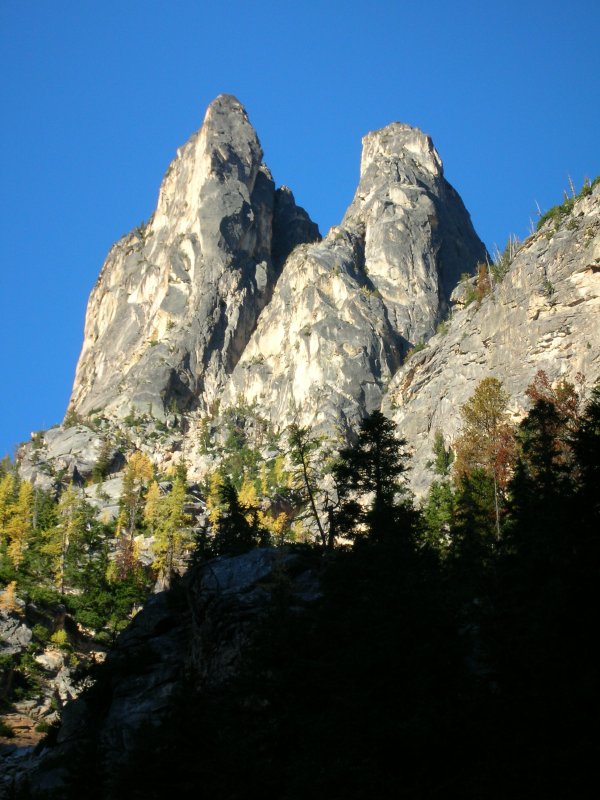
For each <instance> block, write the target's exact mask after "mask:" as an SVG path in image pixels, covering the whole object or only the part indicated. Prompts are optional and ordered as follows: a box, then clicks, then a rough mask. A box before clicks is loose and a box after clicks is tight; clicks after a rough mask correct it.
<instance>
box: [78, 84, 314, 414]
mask: <svg viewBox="0 0 600 800" xmlns="http://www.w3.org/2000/svg"><path fill="white" fill-rule="evenodd" d="M262 155H263V153H262V148H261V146H260V143H259V141H258V138H257V136H256V132H255V131H254V129H253V127H252V126H251V124H250V122H249V121H248V116H247V114H246V111H245V110H244V108H243V106H242V105H241V104H240V103H239V102H238V101H237V100H236V99H235V98H234V97H232V96H231V95H220V96H219V97H217V98H216V100H214V101H213V102H212V103H211V105H210V106H209V108H208V110H207V112H206V116H205V119H204V123H203V125H202V127H201V129H200V130H199V131H198V132H197V133H195V134H194V135H193V136H192V137H191V138H190V139H189V141H188V142H187V143H186V144H185V145H184V146H183V147H182V148H180V150H178V152H177V157H176V158H175V160H174V161H173V162H172V164H171V165H170V167H169V169H168V170H167V173H166V175H165V177H164V180H163V183H162V186H161V188H160V194H159V199H158V205H157V208H156V211H155V213H154V214H153V216H152V218H151V219H150V220H149V222H148V223H147V224H146V225H142V226H140V227H139V228H137V229H136V230H135V231H133V232H132V233H130V234H129V235H127V236H125V237H124V238H123V239H121V240H120V241H119V242H118V243H117V244H115V245H114V246H113V248H112V249H111V251H110V253H109V255H108V258H107V260H106V262H105V264H104V267H103V268H102V272H101V274H100V277H99V279H98V282H97V284H96V286H95V287H94V289H93V291H92V294H91V296H90V300H89V304H88V310H87V316H86V324H85V338H84V344H83V348H82V352H81V355H80V358H79V363H78V365H77V372H76V377H75V384H74V388H73V394H72V398H71V408H73V409H74V410H75V411H77V412H79V413H83V414H86V413H89V412H90V411H92V410H94V409H99V408H102V409H104V410H110V411H112V413H116V414H117V415H123V414H126V413H127V412H128V410H129V408H130V407H131V406H134V407H137V408H139V409H141V410H143V411H148V410H149V409H150V410H152V413H154V414H155V415H158V416H160V415H161V414H162V413H164V411H165V410H168V409H169V408H177V409H179V410H184V409H186V408H191V407H194V406H196V405H204V406H209V405H210V404H211V402H212V401H214V400H215V398H216V397H217V396H218V394H219V391H220V389H221V388H222V386H223V384H224V382H225V380H226V378H227V376H228V374H229V373H230V372H231V370H232V369H233V367H234V366H235V364H236V363H237V361H238V359H239V357H240V356H241V354H242V352H243V350H244V348H245V346H246V344H247V342H248V339H249V337H250V335H251V333H252V331H253V329H254V327H255V325H256V321H257V319H258V315H259V314H260V311H261V310H262V308H263V307H264V306H265V304H266V303H267V302H268V301H269V299H270V297H271V293H272V291H273V286H274V284H275V281H276V279H277V275H278V271H279V269H280V267H281V264H282V263H283V260H284V259H285V257H286V256H287V255H288V253H289V251H290V249H291V248H292V247H293V246H294V245H295V244H297V243H298V242H302V241H315V240H316V239H318V238H319V233H318V229H317V226H316V225H315V224H314V223H312V222H311V221H310V219H309V217H308V215H307V214H306V213H305V212H304V211H303V210H302V209H299V208H297V207H296V206H295V204H294V203H293V196H291V193H290V192H289V190H285V189H284V190H278V191H276V190H275V186H274V183H273V180H272V178H271V174H270V172H269V170H268V169H267V167H266V166H265V165H264V163H263V161H262ZM290 220H293V225H292V226H289V225H288V224H287V223H288V222H289V221H290Z"/></svg>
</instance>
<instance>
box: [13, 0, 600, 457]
mask: <svg viewBox="0 0 600 800" xmlns="http://www.w3.org/2000/svg"><path fill="white" fill-rule="evenodd" d="M599 30H600V3H599V2H598V0H571V2H569V3H567V2H565V1H564V0H561V2H556V1H555V0H545V2H538V1H537V0H521V1H520V2H518V1H517V0H488V2H482V1H479V0H472V1H471V2H467V1H466V0H454V1H453V2H448V0H429V2H426V1H425V0H423V1H422V2H413V1H412V0H406V1H402V0H396V2H380V1H379V0H370V2H358V0H357V1H356V2H355V1H354V0H344V2H338V0H322V1H321V2H313V0H305V2H303V3H299V2H286V0H277V1H276V2H261V0H255V2H252V3H250V2H248V0H244V2H240V1H239V0H230V1H229V2H216V0H213V2H202V0H195V1H194V0H162V2H158V1H157V0H143V1H142V2H138V0H118V1H117V0H102V2H98V0H94V1H93V2H92V1H91V0H60V2H54V1H53V0H0V70H1V72H0V74H1V75H2V81H1V83H0V100H1V105H0V108H1V109H2V120H3V121H2V125H1V126H0V139H1V142H0V157H1V198H2V200H1V209H0V210H1V213H0V226H1V230H0V304H1V305H0V326H1V329H0V347H1V353H0V356H1V363H2V374H3V381H2V388H1V391H0V398H1V399H0V403H1V408H0V455H1V454H3V453H5V452H9V453H12V452H13V449H14V446H15V444H16V443H17V442H19V441H21V440H23V439H26V438H28V436H29V433H30V432H31V431H33V430H36V429H39V428H42V427H49V426H50V425H52V424H54V423H56V422H58V421H60V419H61V418H62V416H63V414H64V411H65V408H66V404H67V401H68V397H69V394H70V389H71V385H72V381H73V375H74V369H75V363H76V360H77V356H78V353H79V349H80V346H81V341H82V334H83V321H84V313H85V306H86V302H87V297H88V294H89V292H90V289H91V288H92V286H93V284H94V282H95V280H96V278H97V276H98V272H99V270H100V267H101V265H102V262H103V261H104V258H105V256H106V253H107V252H108V249H109V247H110V245H111V244H112V243H113V242H114V241H115V240H116V239H117V238H119V237H120V236H121V235H122V234H123V233H124V232H126V231H128V230H130V229H131V228H132V227H134V226H135V225H137V224H138V223H139V222H140V221H141V220H142V219H146V218H147V217H148V216H149V215H150V214H151V213H152V210H153V208H154V205H155V202H156V197H157V193H158V187H159V185H160V181H161V178H162V175H163V173H164V172H165V170H166V168H167V166H168V164H169V162H170V161H171V159H172V158H173V156H174V154H175V151H176V149H177V147H178V146H179V145H181V144H183V142H185V141H186V139H187V138H188V137H189V135H190V134H191V133H192V132H193V131H194V130H196V129H197V128H198V127H199V126H200V124H201V121H202V118H203V115H204V111H205V108H206V106H207V104H208V103H209V102H210V101H211V100H212V99H213V98H214V97H215V96H216V95H217V94H219V93H221V92H229V93H232V94H235V95H236V96H237V97H238V98H239V99H240V100H241V102H242V103H244V105H245V106H246V108H247V110H248V113H249V115H250V119H251V121H252V123H253V124H254V126H255V128H256V129H257V131H258V135H259V137H260V139H261V142H262V145H263V149H264V151H265V160H266V162H267V164H268V165H269V166H270V168H271V170H272V172H273V175H274V177H275V180H276V182H277V183H278V184H281V183H285V184H287V185H289V186H290V187H291V188H292V189H293V191H294V192H295V194H296V198H297V200H298V201H299V202H300V203H301V204H302V205H304V206H305V207H306V208H307V210H308V211H309V212H310V214H311V215H312V217H313V219H315V221H317V222H318V223H319V225H320V227H321V230H322V231H323V232H325V231H326V230H327V228H328V227H329V226H330V225H332V224H334V223H336V222H339V220H340V218H341V217H342V214H343V213H344V209H345V207H346V206H347V204H348V203H349V202H350V200H351V198H352V195H353V192H354V189H355V186H356V182H357V178H358V169H359V158H360V139H361V136H362V135H364V134H365V133H366V132H367V131H369V130H373V129H375V128H379V127H382V126H383V125H385V124H387V123H388V122H391V121H393V120H400V121H402V122H408V123H410V124H413V125H417V126H419V127H420V128H422V129H423V130H425V131H426V132H428V133H429V134H431V136H432V137H433V140H434V142H435V144H436V146H437V148H438V150H439V152H440V154H441V156H442V159H443V161H444V164H445V169H446V176H447V177H448V179H449V180H450V181H451V182H452V183H453V184H454V186H455V187H456V188H457V189H458V191H459V192H460V194H461V195H462V197H463V200H464V201H465V204H466V206H467V208H468V209H469V211H470V212H471V215H472V218H473V221H474V224H475V227H476V229H477V231H478V232H479V235H480V236H481V237H482V239H483V240H484V241H485V243H486V244H487V245H488V248H492V247H493V245H494V243H498V244H499V245H503V244H504V243H505V241H506V239H507V237H508V235H509V233H511V232H514V233H517V234H518V235H520V236H524V235H526V233H527V230H528V228H529V220H530V219H531V218H535V217H536V201H537V202H538V203H539V205H540V206H541V208H542V209H545V208H547V207H549V206H550V205H553V204H554V203H556V202H560V201H561V199H562V193H563V190H564V189H566V188H567V187H568V176H569V175H570V176H571V177H572V179H573V181H574V182H575V184H576V185H577V187H579V185H581V183H582V181H583V178H584V176H585V175H589V176H590V177H594V176H595V175H597V174H598V173H600V152H599V148H598V144H599V141H600V136H599V133H600V131H599V128H600V47H599V46H598V31H599Z"/></svg>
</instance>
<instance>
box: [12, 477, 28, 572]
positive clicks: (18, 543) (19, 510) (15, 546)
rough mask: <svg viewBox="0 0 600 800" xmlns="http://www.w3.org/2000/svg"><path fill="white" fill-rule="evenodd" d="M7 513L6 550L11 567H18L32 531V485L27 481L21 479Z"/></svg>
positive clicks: (23, 556)
mask: <svg viewBox="0 0 600 800" xmlns="http://www.w3.org/2000/svg"><path fill="white" fill-rule="evenodd" d="M9 513H10V517H9V519H8V521H7V522H6V532H7V534H8V549H7V552H8V557H9V559H10V561H11V563H12V565H13V567H14V568H15V569H19V567H20V566H21V564H22V562H23V559H24V558H25V551H26V550H27V547H28V546H29V541H30V539H31V534H32V532H33V487H32V485H31V483H29V481H21V483H20V486H19V493H18V496H17V499H16V501H15V502H14V503H13V504H12V505H11V506H10V512H9Z"/></svg>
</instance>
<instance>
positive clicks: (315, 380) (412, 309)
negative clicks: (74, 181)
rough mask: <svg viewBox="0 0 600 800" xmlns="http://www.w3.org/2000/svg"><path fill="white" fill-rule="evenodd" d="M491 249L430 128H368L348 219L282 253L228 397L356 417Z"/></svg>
mask: <svg viewBox="0 0 600 800" xmlns="http://www.w3.org/2000/svg"><path fill="white" fill-rule="evenodd" d="M485 257H486V251H485V248H484V246H483V245H482V243H481V242H480V240H479V239H478V237H477V235H476V234H475V232H474V230H473V227H472V225H471V221H470V218H469V215H468V214H467V212H466V210H465V208H464V206H463V204H462V202H461V200H460V198H459V196H458V195H457V193H456V192H455V191H454V189H453V188H452V187H451V186H450V184H448V183H447V181H446V180H445V179H444V177H443V171H442V164H441V161H440V158H439V156H438V154H437V152H436V150H435V148H434V147H433V144H432V142H431V139H430V138H429V137H428V136H426V135H425V134H423V133H421V131H419V130H417V129H416V128H411V127H409V126H408V125H402V124H400V123H393V124H391V125H389V126H387V127H386V128H383V129H382V130H380V131H376V132H374V133H370V134H368V135H367V136H366V137H365V138H364V139H363V155H362V161H361V177H360V183H359V186H358V189H357V191H356V195H355V197H354V200H353V201H352V204H351V205H350V207H349V208H348V210H347V212H346V214H345V216H344V219H343V220H342V223H341V225H340V226H335V227H333V228H332V229H331V231H330V232H329V234H328V235H327V237H326V239H325V240H324V241H322V242H320V243H317V244H312V245H305V246H302V247H299V248H297V249H296V250H295V251H294V252H293V254H292V255H291V256H290V258H289V259H288V261H287V262H286V264H285V267H284V270H283V273H282V275H281V277H280V279H279V282H278V284H277V287H276V289H275V293H274V296H273V299H272V301H271V302H270V303H269V305H268V306H267V308H265V310H264V311H263V313H262V315H261V317H260V320H259V323H258V326H257V329H256V331H255V333H254V334H253V336H252V338H251V339H250V342H249V344H248V346H247V348H246V350H245V351H244V354H243V355H242V357H241V359H240V361H239V362H238V364H237V366H236V368H235V369H234V371H233V375H232V377H231V381H230V383H229V384H228V386H227V387H226V390H225V393H224V399H225V402H226V403H228V402H229V403H231V402H233V401H234V400H235V398H236V397H238V396H239V395H243V396H244V397H245V398H246V399H247V400H249V401H253V402H256V403H258V405H259V406H260V407H262V408H263V409H264V410H265V413H267V414H269V415H270V416H271V418H272V420H274V421H276V422H278V423H279V424H281V423H283V424H285V423H288V422H290V421H291V420H292V419H293V418H295V417H299V418H300V419H301V420H302V421H303V422H305V423H312V424H315V425H316V426H317V427H319V428H320V429H323V430H329V431H331V430H333V429H334V428H335V427H336V426H337V425H340V424H341V426H342V427H343V428H345V429H348V428H351V427H353V426H355V425H356V424H357V423H358V421H359V420H360V418H361V417H362V416H363V414H364V413H365V411H369V412H370V411H372V410H373V409H375V408H379V406H380V404H381V400H382V396H383V392H384V389H385V386H386V384H387V382H388V381H389V380H390V378H391V377H392V375H393V374H394V373H395V371H396V370H397V369H398V367H399V365H400V363H401V361H402V356H403V355H404V354H405V353H406V351H407V350H408V349H409V347H410V346H411V345H412V344H414V343H416V342H420V341H422V340H424V339H426V338H428V337H429V336H431V334H432V333H433V332H434V330H435V328H436V325H437V323H438V322H439V321H440V319H441V318H442V317H443V316H444V315H445V313H446V311H447V308H448V304H449V298H450V293H451V292H452V289H453V288H454V287H455V285H456V283H457V281H458V278H459V275H460V274H461V273H462V272H465V271H466V272H472V271H473V269H474V267H475V265H476V263H477V262H478V261H481V260H484V259H485Z"/></svg>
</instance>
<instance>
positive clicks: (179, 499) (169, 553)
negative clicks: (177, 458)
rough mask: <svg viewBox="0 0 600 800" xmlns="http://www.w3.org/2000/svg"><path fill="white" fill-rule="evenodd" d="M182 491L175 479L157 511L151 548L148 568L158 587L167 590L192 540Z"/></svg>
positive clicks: (177, 479) (180, 485) (180, 484)
mask: <svg viewBox="0 0 600 800" xmlns="http://www.w3.org/2000/svg"><path fill="white" fill-rule="evenodd" d="M185 503H186V488H185V483H184V481H183V480H182V479H181V478H180V477H177V478H176V479H175V481H174V483H173V488H172V489H171V491H170V492H169V493H168V494H167V495H165V496H164V497H162V498H161V499H160V502H159V504H158V507H157V514H156V516H157V520H156V527H155V540H154V544H153V546H152V550H153V552H154V561H153V562H152V566H153V567H154V569H155V570H156V572H157V573H158V575H159V580H160V582H161V584H162V585H163V586H165V587H168V586H169V585H170V583H171V579H172V577H173V575H174V574H175V573H176V572H177V571H179V570H180V569H182V568H183V566H184V564H185V560H186V556H187V555H188V554H189V552H190V550H191V548H192V544H193V537H192V534H191V531H190V529H189V525H190V522H191V518H190V516H189V515H188V514H186V511H185Z"/></svg>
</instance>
